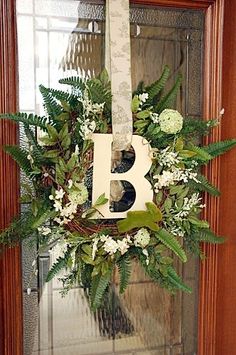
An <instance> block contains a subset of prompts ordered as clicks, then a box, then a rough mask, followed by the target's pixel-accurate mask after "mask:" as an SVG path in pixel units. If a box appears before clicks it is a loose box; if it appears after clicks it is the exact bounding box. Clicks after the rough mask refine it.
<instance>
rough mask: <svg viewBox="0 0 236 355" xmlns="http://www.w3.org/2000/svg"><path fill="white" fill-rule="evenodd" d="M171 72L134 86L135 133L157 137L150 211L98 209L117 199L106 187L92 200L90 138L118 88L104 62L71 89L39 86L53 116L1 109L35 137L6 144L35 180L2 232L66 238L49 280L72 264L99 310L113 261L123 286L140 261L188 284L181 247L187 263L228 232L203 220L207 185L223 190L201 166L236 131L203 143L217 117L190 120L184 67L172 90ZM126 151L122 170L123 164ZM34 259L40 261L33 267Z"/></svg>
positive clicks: (43, 241) (49, 240)
mask: <svg viewBox="0 0 236 355" xmlns="http://www.w3.org/2000/svg"><path fill="white" fill-rule="evenodd" d="M168 77H169V68H168V67H165V68H164V71H163V73H162V75H161V77H160V78H159V79H158V80H157V81H155V82H154V83H153V84H151V85H149V86H145V85H144V84H143V83H140V84H139V86H138V88H137V90H136V91H135V92H134V93H133V99H132V112H133V128H134V134H135V135H140V136H142V137H144V138H145V139H146V140H147V141H148V143H149V144H150V156H151V158H152V166H151V169H150V171H149V173H148V174H147V175H146V178H147V179H148V181H149V182H150V184H151V186H152V190H153V200H152V201H146V210H143V211H129V212H128V213H127V218H125V219H121V220H104V219H101V218H99V207H100V206H102V205H104V204H107V203H110V204H111V206H112V204H113V207H114V206H117V204H118V205H119V202H117V201H115V202H114V201H111V198H110V196H105V194H102V195H101V196H100V197H99V198H98V199H97V201H96V202H95V203H94V204H92V202H91V201H92V197H91V194H92V186H91V185H92V183H91V181H92V173H93V171H92V170H93V142H92V140H91V138H92V135H93V134H94V133H111V87H110V82H109V79H108V76H107V73H106V71H105V70H104V71H103V72H102V73H101V74H100V75H99V77H98V78H95V79H81V78H79V77H72V78H67V79H62V80H60V83H61V84H64V85H67V86H68V87H69V88H70V89H69V90H68V91H62V90H54V89H50V88H46V87H44V86H42V85H41V86H40V91H41V94H42V96H43V100H44V106H45V110H46V113H47V115H46V116H43V117H39V116H37V115H33V114H26V113H16V114H3V115H1V116H0V117H1V118H3V119H10V120H13V121H16V122H20V124H21V125H22V127H23V129H24V132H25V136H26V137H27V140H28V145H29V147H28V150H27V149H25V148H24V147H21V146H6V147H5V151H6V152H7V153H9V154H10V155H11V156H12V157H13V158H14V159H15V160H16V162H17V163H18V164H19V166H20V167H21V169H22V171H23V172H24V174H25V175H26V176H27V179H28V180H26V181H29V183H24V184H22V189H23V190H24V193H23V195H22V198H21V199H22V203H27V204H28V205H29V206H28V208H26V209H24V211H23V212H22V214H21V216H20V217H19V218H18V219H16V220H14V221H13V222H12V224H11V225H10V227H9V228H8V229H6V230H5V231H3V232H2V234H1V235H0V242H1V243H2V244H8V245H9V244H14V243H17V242H19V241H20V240H23V239H29V240H32V238H33V239H34V238H35V239H36V240H37V243H38V245H39V252H40V251H41V250H42V249H45V248H46V249H47V248H49V247H51V246H52V245H59V246H60V253H61V255H60V256H59V257H58V259H57V260H56V262H55V263H54V264H53V266H52V268H51V269H50V271H49V273H48V276H47V281H49V280H51V279H52V278H53V277H55V276H56V275H57V274H58V273H59V272H60V271H62V270H63V269H65V276H64V277H62V278H61V281H62V282H63V293H66V292H67V291H68V290H69V289H70V288H72V287H73V286H74V285H78V284H80V285H81V286H83V287H88V288H89V292H90V301H91V307H92V309H96V308H98V307H100V306H101V304H102V300H103V299H104V297H103V296H104V293H105V292H106V291H107V290H108V288H109V287H108V286H109V284H110V281H111V279H112V274H113V270H114V268H115V267H117V268H118V270H119V274H120V292H121V293H122V292H124V290H125V288H126V287H127V285H128V282H129V277H130V273H131V262H132V260H136V262H138V263H140V265H141V266H142V267H143V269H144V270H145V272H146V274H147V275H148V276H149V277H150V278H151V279H152V280H154V281H155V282H157V283H158V284H160V285H161V286H162V287H165V288H166V289H168V290H169V291H170V292H174V291H176V290H184V291H187V292H190V289H189V287H188V286H186V285H185V284H184V283H183V282H182V280H181V278H180V277H179V276H178V275H177V273H176V271H175V269H174V266H173V262H174V256H175V257H178V258H179V259H180V260H181V261H182V262H184V263H185V262H186V261H187V256H186V251H188V252H190V253H192V254H195V255H197V256H202V252H201V248H200V243H201V242H210V243H221V242H222V241H223V238H222V237H217V236H216V235H215V234H214V233H213V232H212V231H211V229H210V227H209V224H208V222H207V221H205V220H201V219H200V214H201V211H202V209H203V208H204V207H205V206H204V204H203V203H202V197H201V192H202V191H205V192H207V193H210V194H212V195H214V196H218V195H219V191H218V190H217V188H215V187H214V186H213V185H212V184H211V183H210V182H209V181H207V179H206V178H205V177H204V176H203V175H201V167H202V166H203V165H206V164H208V163H209V162H210V161H211V160H212V159H213V158H215V157H216V156H218V155H220V154H222V153H224V152H225V151H227V150H229V149H231V148H232V147H233V146H234V145H235V144H236V140H227V141H222V142H217V143H212V144H209V145H206V146H202V145H201V146H200V145H199V144H198V142H199V141H201V138H202V137H203V136H204V135H208V134H209V133H210V131H211V129H212V128H213V127H214V126H216V125H217V124H218V121H217V120H209V121H204V120H196V119H192V118H190V117H186V118H185V119H183V117H182V115H181V114H180V113H179V112H178V111H176V110H173V109H170V107H171V106H172V105H173V104H174V103H175V98H176V94H177V92H178V89H179V87H180V85H181V76H178V77H177V80H176V82H175V84H174V86H173V87H172V89H171V90H170V91H169V92H167V93H165V90H164V87H165V83H166V81H167V80H168ZM39 131H40V135H39V137H36V134H35V132H39ZM120 154H121V155H125V154H126V153H125V152H123V153H120ZM121 158H122V156H120V160H119V159H118V160H117V161H116V164H115V165H116V166H115V169H121V165H122V164H123V162H122V159H121ZM104 159H106V152H104ZM118 190H119V189H118ZM125 190H126V186H125V185H124V183H123V184H122V183H120V192H121V194H120V195H121V199H122V196H123V195H124V194H125ZM122 191H123V192H122ZM109 200H110V201H109ZM100 217H101V216H100ZM36 264H37V263H36V261H34V263H33V267H34V268H36Z"/></svg>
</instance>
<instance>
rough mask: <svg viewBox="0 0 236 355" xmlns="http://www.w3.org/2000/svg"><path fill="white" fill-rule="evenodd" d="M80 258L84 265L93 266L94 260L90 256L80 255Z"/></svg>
mask: <svg viewBox="0 0 236 355" xmlns="http://www.w3.org/2000/svg"><path fill="white" fill-rule="evenodd" d="M80 257H81V259H82V260H83V262H84V263H85V264H89V265H94V260H93V259H92V257H91V256H90V255H88V254H84V253H81V255H80Z"/></svg>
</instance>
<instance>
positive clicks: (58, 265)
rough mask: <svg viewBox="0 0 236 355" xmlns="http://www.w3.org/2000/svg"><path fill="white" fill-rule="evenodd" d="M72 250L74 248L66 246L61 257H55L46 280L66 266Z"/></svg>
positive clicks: (49, 279)
mask: <svg viewBox="0 0 236 355" xmlns="http://www.w3.org/2000/svg"><path fill="white" fill-rule="evenodd" d="M73 250H74V248H68V249H67V250H66V252H65V254H64V256H63V257H62V256H59V258H57V260H56V261H55V263H54V264H53V265H52V267H51V269H50V270H49V272H48V274H47V278H46V282H49V281H51V280H52V279H53V278H54V277H55V276H56V275H57V274H58V273H59V272H60V271H61V270H63V269H65V268H66V266H67V264H68V261H69V259H70V257H71V253H72V251H73Z"/></svg>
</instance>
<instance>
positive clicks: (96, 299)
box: [90, 268, 113, 311]
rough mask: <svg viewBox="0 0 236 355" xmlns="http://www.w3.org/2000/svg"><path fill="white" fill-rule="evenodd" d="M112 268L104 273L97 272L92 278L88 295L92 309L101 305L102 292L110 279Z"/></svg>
mask: <svg viewBox="0 0 236 355" xmlns="http://www.w3.org/2000/svg"><path fill="white" fill-rule="evenodd" d="M112 270H113V268H111V269H110V270H108V272H107V273H106V274H105V275H100V274H99V275H96V276H95V277H93V278H92V283H91V292H90V297H91V306H92V309H93V310H94V311H95V310H96V309H97V308H99V307H100V305H101V302H102V299H103V296H104V293H105V291H106V289H107V287H108V285H109V282H110V280H111V275H112Z"/></svg>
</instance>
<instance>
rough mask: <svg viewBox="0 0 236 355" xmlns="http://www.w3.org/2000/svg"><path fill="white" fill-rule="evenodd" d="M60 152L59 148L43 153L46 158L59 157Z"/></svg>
mask: <svg viewBox="0 0 236 355" xmlns="http://www.w3.org/2000/svg"><path fill="white" fill-rule="evenodd" d="M59 154H60V151H59V150H58V149H53V150H48V151H47V152H45V153H44V154H43V156H44V157H45V158H57V157H58V156H59Z"/></svg>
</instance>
